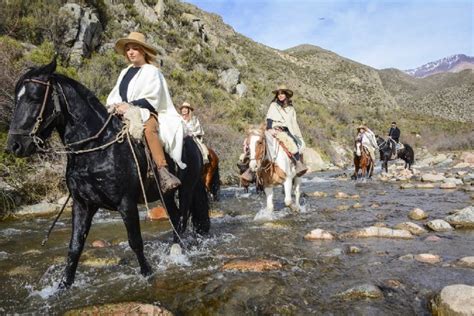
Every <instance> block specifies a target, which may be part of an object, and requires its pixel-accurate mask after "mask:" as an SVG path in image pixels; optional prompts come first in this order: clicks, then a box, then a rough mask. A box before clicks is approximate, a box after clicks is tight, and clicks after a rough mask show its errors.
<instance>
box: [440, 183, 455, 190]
mask: <svg viewBox="0 0 474 316" xmlns="http://www.w3.org/2000/svg"><path fill="white" fill-rule="evenodd" d="M439 188H440V189H456V184H454V183H441V184H440V185H439Z"/></svg>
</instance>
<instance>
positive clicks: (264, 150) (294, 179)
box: [247, 128, 301, 212]
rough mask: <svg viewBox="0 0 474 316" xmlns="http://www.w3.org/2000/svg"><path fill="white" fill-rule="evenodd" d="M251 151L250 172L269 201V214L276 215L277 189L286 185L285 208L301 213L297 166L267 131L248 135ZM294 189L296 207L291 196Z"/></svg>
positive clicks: (299, 182)
mask: <svg viewBox="0 0 474 316" xmlns="http://www.w3.org/2000/svg"><path fill="white" fill-rule="evenodd" d="M247 141H248V143H247V144H248V146H249V151H250V164H249V167H250V170H252V171H253V172H255V173H256V175H257V181H258V182H259V183H261V184H262V185H263V188H264V191H265V195H266V197H267V211H268V212H273V208H274V207H273V187H274V186H277V185H280V184H283V187H284V190H285V205H286V206H288V207H289V208H290V209H291V210H292V211H295V212H298V211H299V210H300V208H301V206H300V194H301V192H300V186H301V178H300V177H298V176H297V175H296V171H295V164H294V163H293V162H292V160H291V159H290V158H289V157H288V154H287V153H286V151H285V149H284V148H283V147H282V146H280V144H279V142H278V140H277V139H276V138H275V137H273V136H272V135H271V134H270V132H268V131H265V129H264V128H260V129H251V130H250V131H249V133H248V135H247ZM293 186H294V192H295V204H292V199H291V193H292V189H293Z"/></svg>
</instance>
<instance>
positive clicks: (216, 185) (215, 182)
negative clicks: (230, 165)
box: [211, 165, 221, 201]
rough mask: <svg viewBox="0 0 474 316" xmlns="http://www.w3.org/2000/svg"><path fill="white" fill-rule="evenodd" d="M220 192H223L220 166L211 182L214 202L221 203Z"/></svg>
mask: <svg viewBox="0 0 474 316" xmlns="http://www.w3.org/2000/svg"><path fill="white" fill-rule="evenodd" d="M220 190H221V179H220V175H219V165H217V168H216V170H215V172H214V174H213V175H212V180H211V194H212V198H213V199H214V201H219V192H220Z"/></svg>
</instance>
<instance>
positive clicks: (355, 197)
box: [350, 194, 360, 200]
mask: <svg viewBox="0 0 474 316" xmlns="http://www.w3.org/2000/svg"><path fill="white" fill-rule="evenodd" d="M350 198H351V199H353V200H358V199H360V195H359V194H353V195H351V196H350Z"/></svg>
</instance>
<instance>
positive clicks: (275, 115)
mask: <svg viewBox="0 0 474 316" xmlns="http://www.w3.org/2000/svg"><path fill="white" fill-rule="evenodd" d="M266 118H267V119H271V120H272V121H273V124H272V127H277V126H281V127H287V128H288V130H289V131H290V133H291V134H292V135H293V136H295V137H296V139H298V143H299V144H297V145H298V147H299V148H300V151H301V149H302V148H304V147H305V142H304V140H303V135H301V131H300V127H299V125H298V122H297V121H296V111H295V108H294V107H293V106H287V107H285V108H283V107H281V106H279V105H278V104H277V103H276V102H272V103H271V104H270V108H269V109H268V112H267V117H266Z"/></svg>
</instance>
